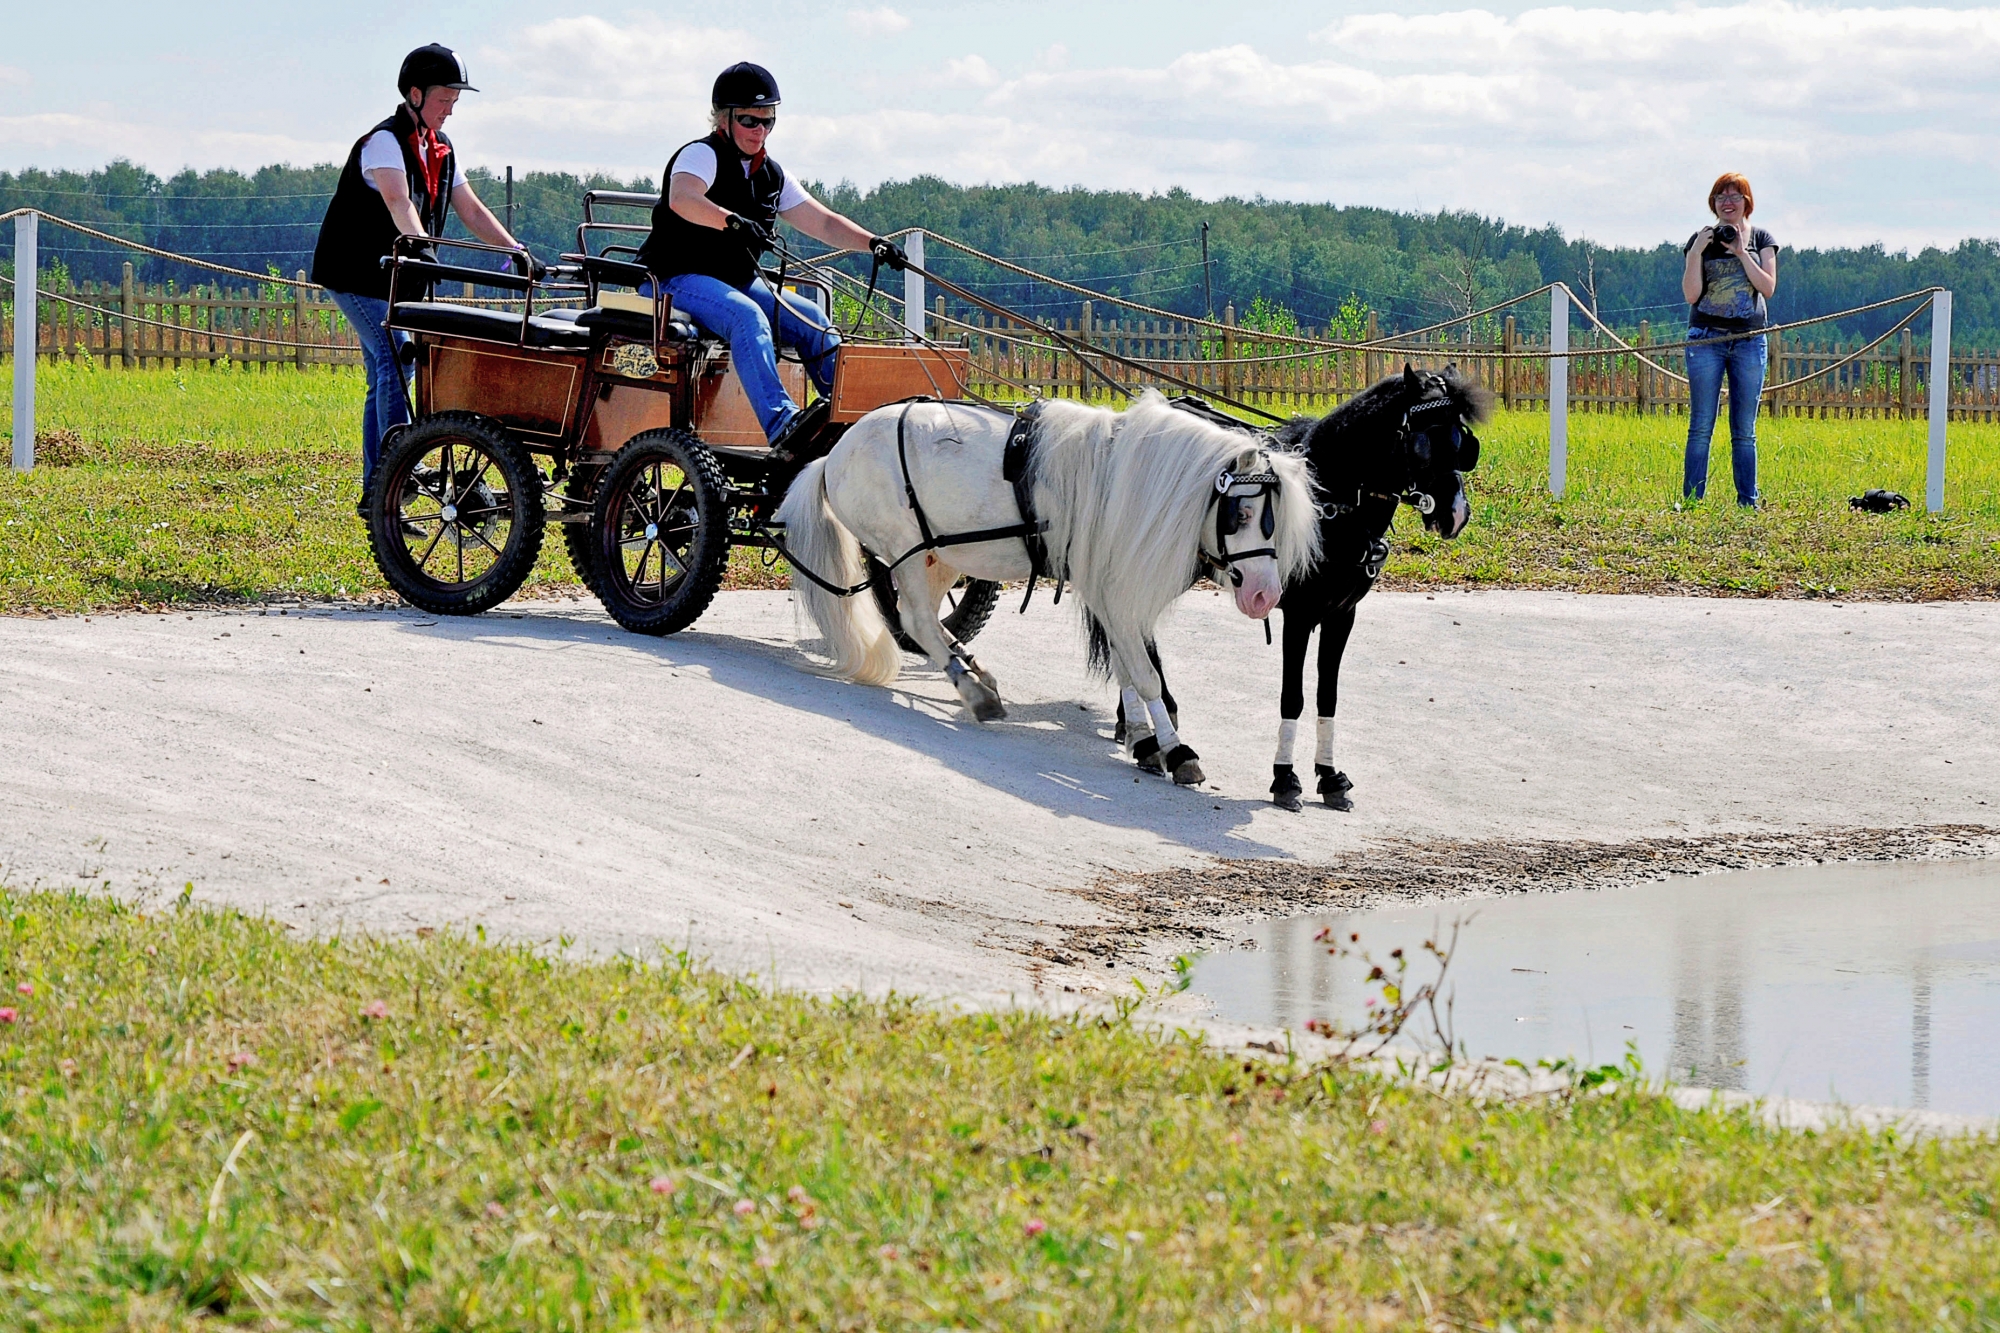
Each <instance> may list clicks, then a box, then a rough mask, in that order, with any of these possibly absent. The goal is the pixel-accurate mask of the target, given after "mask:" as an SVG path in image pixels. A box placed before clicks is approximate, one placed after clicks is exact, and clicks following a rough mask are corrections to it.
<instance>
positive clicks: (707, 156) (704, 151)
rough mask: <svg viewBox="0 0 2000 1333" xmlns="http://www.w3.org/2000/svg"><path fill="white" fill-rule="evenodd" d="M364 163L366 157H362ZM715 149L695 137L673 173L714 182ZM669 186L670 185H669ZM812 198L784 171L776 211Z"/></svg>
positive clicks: (785, 210)
mask: <svg viewBox="0 0 2000 1333" xmlns="http://www.w3.org/2000/svg"><path fill="white" fill-rule="evenodd" d="M362 160H363V162H364V163H365V162H366V161H367V159H366V158H363V159H362ZM715 171H716V167H715V150H714V149H713V148H710V147H709V146H708V145H707V144H705V143H703V142H701V140H699V139H697V140H695V141H694V142H693V143H691V144H689V145H688V146H687V147H685V148H683V149H681V151H680V156H679V157H676V158H675V159H674V175H676V176H692V177H694V178H695V179H696V180H698V181H700V182H701V183H702V184H703V185H704V186H708V185H713V184H715ZM743 174H744V175H745V176H748V175H749V174H750V159H749V158H747V157H746V158H744V159H743ZM670 188H671V186H670ZM810 198H812V196H811V195H810V194H808V193H807V192H806V187H805V186H803V185H801V184H799V183H798V182H797V181H795V180H793V179H792V173H791V172H789V171H788V172H786V173H785V183H784V185H783V186H781V187H780V188H779V190H778V211H779V212H780V213H788V212H790V211H791V210H792V209H794V208H797V207H798V206H799V205H800V204H803V203H804V202H805V201H806V200H808V199H810Z"/></svg>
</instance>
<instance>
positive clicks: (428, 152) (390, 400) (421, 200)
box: [312, 42, 540, 518]
mask: <svg viewBox="0 0 2000 1333" xmlns="http://www.w3.org/2000/svg"><path fill="white" fill-rule="evenodd" d="M396 91H397V92H398V93H399V94H401V96H402V99H403V100H402V102H401V104H400V105H398V106H397V107H396V110H395V112H394V113H393V114H392V115H390V116H389V118H388V119H386V120H383V121H381V122H380V123H378V124H377V125H376V126H375V127H374V128H373V129H371V130H369V131H368V132H367V133H366V134H364V135H362V136H361V137H360V138H359V139H357V140H355V141H354V147H353V148H352V149H350V150H349V151H348V154H347V164H346V165H345V166H344V167H342V168H341V172H340V181H339V183H338V184H337V185H335V186H334V191H333V199H332V200H331V201H330V202H329V203H328V204H327V206H326V216H325V218H324V219H323V220H322V221H321V222H320V225H319V240H318V243H317V244H316V245H315V247H314V249H313V266H312V280H313V281H314V282H316V283H318V284H319V285H320V286H322V287H324V288H326V290H327V295H329V296H331V297H332V298H333V303H334V304H335V305H337V306H339V307H340V313H341V314H343V315H345V316H346V317H347V322H348V323H349V324H351V325H353V326H354V332H355V334H356V335H357V336H358V337H359V338H360V340H361V360H362V362H363V364H364V365H365V366H366V368H367V371H368V397H367V401H366V402H365V403H364V404H363V406H362V409H361V503H360V504H359V505H357V506H356V507H355V508H356V512H358V513H360V514H361V516H362V517H363V518H366V517H367V516H368V510H367V505H368V484H369V480H370V478H371V477H372V476H373V474H374V471H375V463H376V460H377V459H378V458H379V457H380V456H381V452H382V437H383V436H384V435H386V434H387V433H388V432H389V431H390V430H391V429H392V428H394V427H396V426H400V425H402V424H403V423H404V422H406V421H408V420H409V419H410V404H409V396H408V392H407V390H406V389H405V387H404V384H403V367H402V364H401V362H400V361H399V360H398V357H397V353H398V351H399V350H400V347H401V345H402V343H404V342H405V341H407V340H408V335H406V334H402V333H394V332H392V331H391V330H390V329H389V328H388V319H389V273H388V270H386V269H384V268H383V267H382V260H383V258H384V257H385V256H387V255H388V254H389V252H390V249H391V247H393V246H394V245H395V243H396V238H397V237H398V236H431V237H436V236H442V235H444V224H445V218H446V216H447V215H448V214H449V213H450V212H451V210H452V209H454V208H456V209H457V210H458V216H459V220H460V221H462V222H464V223H465V226H466V229H467V230H468V231H470V232H471V233H472V234H473V235H474V236H477V237H478V238H479V239H480V240H482V241H485V242H487V243H488V244H491V245H502V246H507V247H508V248H510V249H514V250H518V251H520V257H519V266H520V267H521V268H523V269H524V270H531V271H532V270H538V269H539V268H540V266H539V265H538V264H536V263H535V261H534V259H533V258H532V257H531V256H529V254H528V252H527V250H526V249H525V248H524V247H523V246H522V245H521V243H520V242H519V241H517V240H515V239H514V237H513V236H512V235H511V234H510V233H509V232H508V231H507V229H506V228H505V227H503V226H501V225H500V220H499V219H498V218H496V217H494V216H493V214H492V212H491V211H489V210H488V209H487V207H486V205H485V204H483V203H481V202H480V201H479V196H478V195H477V194H474V193H473V190H472V186H471V185H470V184H469V183H468V182H467V181H466V179H465V173H464V171H462V170H460V168H459V165H458V154H457V153H456V152H455V151H454V150H453V149H452V146H451V140H450V139H449V138H447V137H446V136H445V134H444V132H443V131H444V122H445V120H446V118H447V117H449V116H450V115H451V113H452V111H453V109H454V108H456V107H457V105H458V97H459V94H460V93H462V92H478V91H479V90H478V89H477V88H474V87H473V86H472V84H471V82H470V81H469V80H468V79H467V77H466V73H465V63H464V62H463V61H461V60H460V59H459V58H458V56H457V55H456V54H454V53H453V51H452V50H451V48H450V47H448V46H442V45H439V44H438V43H436V42H432V43H431V44H430V45H428V46H420V47H418V48H417V49H416V50H414V51H412V52H410V54H408V55H407V56H404V57H403V64H402V68H401V69H400V70H398V71H397V74H396Z"/></svg>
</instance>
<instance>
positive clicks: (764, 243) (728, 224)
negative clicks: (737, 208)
mask: <svg viewBox="0 0 2000 1333" xmlns="http://www.w3.org/2000/svg"><path fill="white" fill-rule="evenodd" d="M722 229H723V230H724V231H726V232H728V233H729V234H730V235H731V236H734V237H735V238H736V239H737V240H739V241H741V242H743V247H744V249H746V250H748V251H749V252H750V253H751V254H753V255H761V254H763V253H764V252H765V251H766V250H774V249H776V248H777V245H778V243H777V242H776V241H774V240H772V239H771V233H770V232H768V231H765V230H764V229H763V228H762V227H760V226H758V225H757V224H756V223H754V222H752V221H751V220H750V219H749V218H746V217H744V216H742V215H741V214H740V213H731V214H730V215H729V217H728V219H727V220H726V221H725V222H724V223H723V224H722Z"/></svg>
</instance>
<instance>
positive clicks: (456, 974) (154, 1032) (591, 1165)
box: [0, 893, 2000, 1330]
mask: <svg viewBox="0 0 2000 1333" xmlns="http://www.w3.org/2000/svg"><path fill="white" fill-rule="evenodd" d="M0 943H4V946H5V949H4V953H0V960H3V961H0V984H4V988H5V992H6V994H5V995H4V996H0V998H4V999H5V1000H6V1001H7V1002H8V1004H9V1005H10V1006H11V1007H13V1008H14V1009H16V1010H17V1011H18V1012H17V1014H16V1015H15V1016H14V1018H13V1019H12V1020H11V1021H6V1022H4V1023H0V1064H4V1070H3V1071H0V1324H4V1325H5V1326H7V1327H10V1328H49V1329H53V1328H62V1329H172V1328H184V1327H192V1326H194V1325H196V1324H198V1323H200V1324H204V1325H206V1324H209V1323H212V1322H215V1321H218V1320H219V1321H225V1322H230V1323H238V1322H240V1323H242V1324H245V1325H248V1326H252V1327H258V1328H323V1329H341V1330H346V1329H354V1330H359V1329H391V1328H394V1329H427V1330H428V1329H483V1328H494V1329H526V1328H532V1329H543V1328H546V1329H584V1328H592V1329H597V1328H607V1329H610V1328H617V1329H624V1328H631V1329H637V1328H648V1329H664V1328H675V1327H695V1326H701V1327H728V1328H752V1327H778V1326H785V1327H809V1328H905V1327H907V1328H972V1327H981V1328H1021V1329H1043V1328H1061V1329H1118V1328H1131V1329H1157V1328H1182V1327H1196V1328H1236V1327H1250V1328H1273V1329H1279V1328H1293V1327H1300V1326H1310V1327H1348V1328H1387V1327H1398V1328H1410V1329H1415V1328H1425V1327H1454V1328H1497V1327H1501V1326H1503V1325H1509V1324H1510V1325H1512V1326H1513V1327H1514V1328H1516V1329H1519V1330H1528V1329H1533V1328H1612V1329H1626V1328H1715V1327H1728V1328H1758V1329H1767V1330H1768V1329H1804V1328H1813V1329H1840V1328H1852V1329H1863V1328H1919V1327H1922V1328H1941V1329H1975V1328H1978V1329H1993V1328H2000V1265H1996V1264H1995V1262H1994V1256H1995V1254H1996V1253H2000V1229H1996V1214H1997V1213H2000V1143H1996V1141H1995V1140H1993V1139H1992V1138H1984V1139H1951V1140H1942V1141H1940V1140H1929V1141H1922V1142H1911V1141H1906V1140H1904V1139H1901V1138H1898V1137H1896V1136H1894V1135H1892V1134H1889V1133H1867V1132H1862V1131H1859V1130H1852V1129H1836V1130H1832V1131H1828V1132H1825V1133H1819V1134H1812V1133H1798V1132H1790V1131H1781V1130H1776V1129H1771V1128H1768V1127H1766V1126H1764V1125H1763V1124H1762V1123H1761V1122H1759V1121H1758V1120H1757V1119H1755V1118H1754V1117H1752V1116H1750V1115H1747V1114H1743V1113H1729V1112H1718V1111H1702V1112H1691V1111H1684V1110H1681V1109H1678V1108H1676V1107H1675V1106H1674V1104H1673V1103H1672V1102H1671V1101H1669V1100H1667V1099H1664V1098H1661V1097H1658V1096H1655V1095H1652V1094H1649V1093H1647V1092H1645V1091H1644V1090H1642V1089H1638V1088H1634V1087H1629V1086H1625V1085H1622V1084H1618V1083H1612V1084H1609V1085H1607V1087H1606V1088H1604V1089H1600V1090H1599V1093H1598V1094H1595V1095H1577V1096H1571V1097H1565V1098H1557V1099H1554V1100H1548V1101H1537V1102H1532V1103H1524V1102H1512V1103H1504V1102H1503V1103H1495V1104H1488V1105H1485V1106H1479V1105H1474V1104H1471V1103H1470V1102H1468V1101H1466V1100H1463V1099H1460V1098H1445V1097H1440V1096H1438V1095H1436V1094H1434V1093H1431V1092H1429V1091H1425V1090H1423V1089H1420V1088H1416V1087H1413V1086H1408V1085H1403V1084H1400V1083H1397V1082H1392V1081H1386V1080H1382V1079H1378V1078H1376V1077H1373V1076H1369V1075H1365V1074H1362V1073H1359V1072H1355V1071H1352V1070H1344V1069H1304V1068H1297V1067H1289V1068H1288V1067H1287V1066H1286V1065H1284V1064H1283V1063H1282V1062H1276V1061H1273V1062H1269V1063H1268V1064H1267V1065H1264V1066H1258V1067H1252V1066H1251V1065H1250V1064H1248V1063H1243V1062H1237V1061H1233V1060H1230V1059H1227V1058H1225V1057H1223V1056H1221V1055H1218V1054H1216V1053H1214V1052H1213V1051H1211V1050H1208V1049H1204V1048H1203V1047H1202V1046H1201V1045H1199V1044H1198V1043H1196V1042H1193V1041H1190V1040H1186V1039H1175V1038H1165V1037H1160V1036H1155V1035H1149V1034H1148V1033H1147V1032H1145V1031H1144V1030H1141V1029H1140V1028H1137V1027H1135V1026H1133V1025H1132V1024H1130V1023H1127V1022H1123V1021H1117V1020H1114V1019H1109V1018H1097V1017H1094V1016H1093V1017H1078V1018H1070V1019H1058V1018H1050V1017H1046V1016H1035V1015H1032V1014H1028V1013H1023V1012H1007V1013H985V1014H974V1015H952V1014H948V1013H944V1012H940V1011H938V1010H935V1009H932V1008H929V1007H925V1006H923V1005H919V1004H915V1003H911V1002H908V1001H905V1000H897V999H888V1000H883V1001H866V1000H860V999H851V998H850V999H825V1000H818V999H811V998H805V997H801V996H798V995H791V994H784V993H775V994H774V993H770V992H764V991H760V990H758V989H755V988H754V987H752V986H751V985H749V984H747V983H745V982H742V981H737V980H731V979H728V978H725V977H722V976H719V975H716V974H715V973H712V972H709V971H706V970H704V969H702V968H700V967H698V966H695V965H691V964H690V963H689V962H688V961H687V960H686V959H684V958H680V957H672V956H670V957H667V958H665V959H664V960H662V961H661V962H660V963H659V964H658V965H653V966H641V965H639V964H637V963H635V962H633V961H630V960H615V961H606V962H595V963H582V962H571V961H564V960H562V959H559V958H558V959H552V958H550V957H547V956H545V955H544V954H542V953H538V952H535V951H532V950H529V949H526V948H517V947H507V948H502V947H493V946H487V945H484V944H480V943H477V942H475V941H471V940H467V939H463V938H455V937H453V936H451V935H449V934H445V935H439V936H436V937H434V938H429V939H423V940H416V941H410V942H401V943H398V942H385V941H376V940H367V939H345V940H310V939H301V938H299V937H297V936H295V935H290V934H287V933H286V931H285V929H283V928H282V927H280V926H278V925H276V924H274V923H271V922H268V921H262V920H255V919H249V918H245V917H243V916H240V915H236V914H232V913H221V912H209V911H206V910H203V909H200V908H167V909H166V910H164V911H161V912H158V913H154V914H142V913H141V912H138V911H135V910H134V909H133V908H131V907H129V906H124V907H121V906H120V905H119V904H118V903H116V902H114V901H111V900H108V899H104V898H91V897H85V896H81V895H55V894H6V893H0ZM20 986H26V987H31V988H32V994H23V993H17V987H20ZM371 1015H373V1016H371Z"/></svg>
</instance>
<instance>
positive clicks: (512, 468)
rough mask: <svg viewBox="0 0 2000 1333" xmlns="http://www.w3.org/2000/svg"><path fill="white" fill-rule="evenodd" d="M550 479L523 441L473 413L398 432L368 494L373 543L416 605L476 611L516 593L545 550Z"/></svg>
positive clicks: (385, 569) (385, 570)
mask: <svg viewBox="0 0 2000 1333" xmlns="http://www.w3.org/2000/svg"><path fill="white" fill-rule="evenodd" d="M543 518H544V511H543V508H542V479H541V474H540V473H538V472H537V471H536V470H535V464H534V461H533V460H532V459H530V458H529V456H528V451H527V450H526V449H525V448H523V447H522V445H521V442H520V441H518V440H516V439H515V438H514V437H513V436H511V435H509V434H508V433H507V432H506V431H505V430H503V429H501V427H499V426H498V425H496V424H494V423H493V422H491V421H488V420H487V419H486V418H484V417H481V416H477V415H475V414H473V413H471V412H439V413H437V414H435V415H433V416H428V417H425V418H424V419H423V420H421V421H418V422H417V423H415V424H414V425H412V426H409V427H408V428H406V429H404V430H402V431H400V432H398V433H397V434H396V436H395V438H394V439H393V440H392V442H391V443H390V445H389V447H388V449H387V450H386V451H385V453H384V455H383V457H382V460H381V462H380V463H379V464H378V465H377V466H376V469H375V478H374V484H373V485H372V487H371V488H370V490H369V495H368V545H369V546H370V547H371V548H372V549H373V551H374V553H375V563H376V565H377V566H378V567H379V568H380V569H381V571H382V577H383V578H385V579H387V580H388V581H389V586H390V587H392V588H394V589H395V590H396V591H397V592H398V593H400V594H401V595H402V597H403V600H404V601H407V602H409V603H410V604H411V605H413V606H419V607H422V608H423V609H424V610H426V611H429V612H431V613H432V614H434V615H446V616H466V615H473V614H475V613H477V612H480V611H484V610H486V609H487V608H489V607H493V606H498V605H499V604H500V603H501V602H504V601H506V600H507V599H508V598H509V597H512V596H513V595H514V592H515V590H516V589H518V588H519V587H520V586H521V584H522V583H524V582H526V581H527V577H528V574H529V573H530V571H532V570H533V569H534V567H535V560H536V558H537V557H538V556H540V555H541V552H542V522H543Z"/></svg>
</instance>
